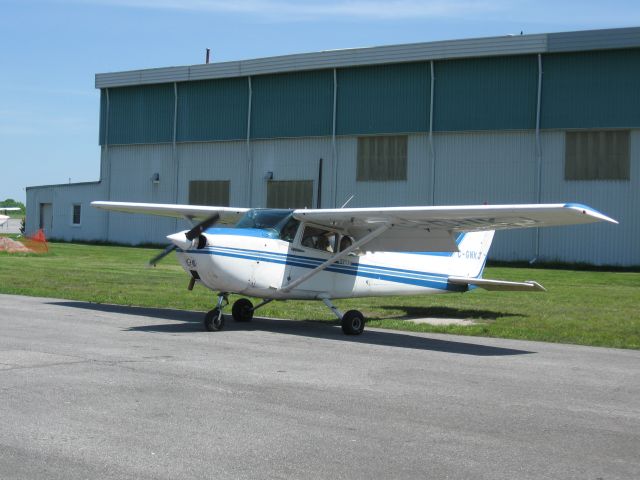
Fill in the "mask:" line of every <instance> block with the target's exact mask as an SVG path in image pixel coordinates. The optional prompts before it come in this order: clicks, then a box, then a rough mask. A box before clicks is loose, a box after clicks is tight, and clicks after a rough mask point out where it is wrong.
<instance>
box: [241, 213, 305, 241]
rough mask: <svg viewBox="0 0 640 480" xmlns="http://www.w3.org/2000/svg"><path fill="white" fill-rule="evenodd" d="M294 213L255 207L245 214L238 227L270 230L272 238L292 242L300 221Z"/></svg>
mask: <svg viewBox="0 0 640 480" xmlns="http://www.w3.org/2000/svg"><path fill="white" fill-rule="evenodd" d="M292 214H293V210H280V209H274V208H255V209H252V210H249V211H248V212H247V213H245V214H244V215H243V217H242V218H241V219H240V220H239V221H238V223H237V224H236V228H257V229H260V230H265V231H266V232H268V233H269V237H270V238H281V239H282V240H285V241H287V242H292V241H293V239H294V238H295V236H296V230H297V229H298V223H299V222H298V220H296V219H294V218H293V216H292Z"/></svg>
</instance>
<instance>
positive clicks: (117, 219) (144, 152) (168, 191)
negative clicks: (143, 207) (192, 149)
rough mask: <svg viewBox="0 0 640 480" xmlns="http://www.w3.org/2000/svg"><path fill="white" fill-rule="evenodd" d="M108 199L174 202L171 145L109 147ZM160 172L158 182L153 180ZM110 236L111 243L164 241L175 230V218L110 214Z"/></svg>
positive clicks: (174, 175)
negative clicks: (109, 179) (109, 176)
mask: <svg viewBox="0 0 640 480" xmlns="http://www.w3.org/2000/svg"><path fill="white" fill-rule="evenodd" d="M108 155H109V158H108V162H109V164H110V170H111V171H110V175H111V181H110V186H109V190H110V191H109V193H108V195H109V197H108V199H109V200H112V201H123V202H149V203H175V199H176V172H175V162H174V161H173V151H172V147H171V145H129V146H122V147H120V146H118V147H116V146H114V147H109V153H108ZM154 173H158V174H159V183H154V182H153V181H152V176H153V174H154ZM109 216H110V219H109V236H108V239H109V240H110V241H113V242H130V243H163V242H165V239H164V237H165V235H167V233H170V232H172V231H175V230H174V228H175V224H176V222H175V220H173V219H171V218H157V217H153V216H151V215H131V214H127V213H116V212H113V213H110V214H109Z"/></svg>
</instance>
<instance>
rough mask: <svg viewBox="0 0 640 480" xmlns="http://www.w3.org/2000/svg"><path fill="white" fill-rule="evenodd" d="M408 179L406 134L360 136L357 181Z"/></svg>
mask: <svg viewBox="0 0 640 480" xmlns="http://www.w3.org/2000/svg"><path fill="white" fill-rule="evenodd" d="M406 179H407V136H406V135H396V136H378V137H358V167H357V174H356V180H357V181H359V182H364V181H389V180H406Z"/></svg>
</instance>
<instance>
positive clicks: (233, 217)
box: [91, 202, 249, 223]
mask: <svg viewBox="0 0 640 480" xmlns="http://www.w3.org/2000/svg"><path fill="white" fill-rule="evenodd" d="M91 205H92V206H93V207H96V208H100V209H102V210H111V211H113V212H125V213H144V214H148V215H160V216H163V217H175V218H187V219H189V220H192V219H204V218H209V217H210V216H211V215H213V214H214V213H217V214H219V215H220V223H235V222H236V221H237V220H239V219H240V217H241V216H242V215H244V214H245V212H246V211H247V210H249V209H248V208H232V207H208V206H204V205H174V204H164V203H133V202H91Z"/></svg>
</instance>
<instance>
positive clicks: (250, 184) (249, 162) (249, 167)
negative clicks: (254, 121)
mask: <svg viewBox="0 0 640 480" xmlns="http://www.w3.org/2000/svg"><path fill="white" fill-rule="evenodd" d="M247 81H248V86H249V103H248V105H247V179H248V188H249V192H248V194H247V198H248V199H249V202H248V205H247V207H249V208H251V207H253V159H252V157H251V97H252V95H253V90H252V89H251V76H248V77H247Z"/></svg>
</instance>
